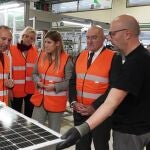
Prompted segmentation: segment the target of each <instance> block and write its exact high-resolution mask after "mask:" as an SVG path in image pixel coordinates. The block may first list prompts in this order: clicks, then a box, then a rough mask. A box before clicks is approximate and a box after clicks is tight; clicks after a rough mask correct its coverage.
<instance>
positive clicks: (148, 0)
mask: <svg viewBox="0 0 150 150" xmlns="http://www.w3.org/2000/svg"><path fill="white" fill-rule="evenodd" d="M144 5H150V0H127V7H130V6H144Z"/></svg>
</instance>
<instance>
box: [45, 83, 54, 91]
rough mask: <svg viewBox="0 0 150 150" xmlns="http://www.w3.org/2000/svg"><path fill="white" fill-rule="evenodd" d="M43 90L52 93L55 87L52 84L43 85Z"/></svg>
mask: <svg viewBox="0 0 150 150" xmlns="http://www.w3.org/2000/svg"><path fill="white" fill-rule="evenodd" d="M44 89H45V90H46V91H54V89H55V86H54V84H47V85H44Z"/></svg>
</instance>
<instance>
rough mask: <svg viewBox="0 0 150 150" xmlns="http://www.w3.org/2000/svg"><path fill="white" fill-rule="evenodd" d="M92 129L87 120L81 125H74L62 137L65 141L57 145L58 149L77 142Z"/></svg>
mask: <svg viewBox="0 0 150 150" xmlns="http://www.w3.org/2000/svg"><path fill="white" fill-rule="evenodd" d="M89 131H90V128H89V125H88V124H87V123H86V122H85V123H83V124H81V125H80V126H77V127H73V128H71V129H69V130H68V131H67V132H66V133H65V134H64V135H63V136H62V137H61V139H64V141H63V142H61V143H59V144H58V145H57V146H56V150H61V149H64V148H67V147H70V146H72V145H74V144H75V143H77V142H78V140H80V138H81V137H82V136H84V135H85V134H87V133H88V132H89Z"/></svg>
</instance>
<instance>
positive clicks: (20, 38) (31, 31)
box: [18, 26, 36, 43]
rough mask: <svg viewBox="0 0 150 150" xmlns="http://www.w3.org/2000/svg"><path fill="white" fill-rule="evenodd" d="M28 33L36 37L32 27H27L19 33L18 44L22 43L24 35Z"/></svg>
mask: <svg viewBox="0 0 150 150" xmlns="http://www.w3.org/2000/svg"><path fill="white" fill-rule="evenodd" d="M28 33H34V34H35V35H36V31H35V30H34V29H33V28H32V27H30V26H27V27H26V28H24V30H23V31H22V32H21V34H20V37H19V40H18V42H19V43H20V42H21V41H22V38H23V36H24V35H25V34H28Z"/></svg>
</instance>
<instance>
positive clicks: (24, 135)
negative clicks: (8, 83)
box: [0, 106, 62, 150]
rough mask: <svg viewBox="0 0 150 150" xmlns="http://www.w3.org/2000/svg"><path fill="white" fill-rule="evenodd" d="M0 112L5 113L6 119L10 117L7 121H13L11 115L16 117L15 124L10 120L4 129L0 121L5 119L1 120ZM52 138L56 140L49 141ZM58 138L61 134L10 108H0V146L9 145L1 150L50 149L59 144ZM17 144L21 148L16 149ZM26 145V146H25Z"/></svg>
mask: <svg viewBox="0 0 150 150" xmlns="http://www.w3.org/2000/svg"><path fill="white" fill-rule="evenodd" d="M2 112H3V113H4V114H5V113H6V115H5V117H7V119H8V116H9V115H10V118H9V119H14V118H13V117H12V116H13V115H14V116H16V118H15V119H16V120H17V119H18V120H17V122H16V121H15V119H14V120H12V124H11V125H10V126H9V127H4V126H3V122H2V120H5V119H6V118H2V117H3V115H1V114H2ZM7 114H9V115H8V116H7ZM11 115H12V116H11ZM11 117H12V118H11ZM27 131H28V132H27ZM11 133H12V134H11ZM32 133H33V135H32ZM47 133H48V134H47ZM18 135H19V138H17V136H18ZM31 135H32V136H31ZM51 135H52V136H51ZM53 136H54V137H55V138H56V139H51V138H52V137H53ZM60 136H61V134H59V133H57V132H55V131H53V130H51V129H50V128H48V127H46V126H44V125H42V124H40V123H39V122H38V121H36V120H33V119H31V118H28V117H27V116H25V115H23V114H21V113H19V112H17V111H15V110H13V109H12V108H10V107H8V106H4V107H2V108H0V145H9V144H10V147H7V148H5V147H6V146H4V147H3V150H16V149H17V150H35V149H43V148H45V147H51V146H52V145H55V144H57V143H59V142H61V141H62V140H61V139H60ZM38 137H40V138H39V139H38ZM43 137H44V138H43ZM34 138H35V139H34ZM23 139H25V142H21V140H23ZM38 140H39V143H38ZM40 140H41V141H40ZM27 141H28V142H27ZM19 142H21V143H19ZM31 143H32V144H31ZM19 144H21V146H20V147H19V146H18V148H17V146H16V145H19ZM22 144H25V146H23V145H22ZM26 144H27V145H28V146H26ZM11 146H12V147H11ZM22 147H23V148H22ZM0 149H1V148H0Z"/></svg>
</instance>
